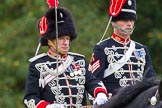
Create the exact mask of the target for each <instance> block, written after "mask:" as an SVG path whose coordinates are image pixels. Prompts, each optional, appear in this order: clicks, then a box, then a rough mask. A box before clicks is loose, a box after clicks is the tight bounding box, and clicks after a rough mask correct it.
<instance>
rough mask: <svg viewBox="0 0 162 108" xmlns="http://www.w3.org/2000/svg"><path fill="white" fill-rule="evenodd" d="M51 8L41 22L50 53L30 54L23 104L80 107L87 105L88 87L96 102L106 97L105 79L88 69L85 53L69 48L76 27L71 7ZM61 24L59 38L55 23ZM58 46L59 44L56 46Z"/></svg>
mask: <svg viewBox="0 0 162 108" xmlns="http://www.w3.org/2000/svg"><path fill="white" fill-rule="evenodd" d="M55 16H56V15H55V9H54V8H50V9H48V11H47V12H46V13H45V16H44V17H42V18H41V19H40V20H39V22H38V28H39V32H40V43H41V45H42V46H48V47H49V50H48V52H47V53H43V54H40V55H37V56H35V57H33V58H31V59H30V60H29V61H30V65H29V73H28V77H27V81H26V88H25V96H24V99H23V101H24V104H25V106H26V107H27V108H81V107H82V106H84V105H86V104H87V103H86V98H85V97H86V95H85V90H86V91H87V92H88V93H90V94H91V95H92V96H94V97H95V101H94V102H95V103H94V104H98V105H100V104H103V103H105V102H106V101H107V97H108V93H107V91H106V88H105V87H104V86H103V83H102V82H101V81H100V80H97V79H96V78H95V77H94V75H93V74H92V73H91V72H89V71H88V69H87V65H86V62H85V57H84V56H83V55H81V54H77V53H72V52H69V48H70V41H72V40H73V39H75V38H76V37H77V31H76V28H75V25H74V21H73V18H72V15H71V13H70V11H69V10H68V9H66V8H58V9H57V19H58V20H57V23H56V20H55V18H56V17H55ZM56 24H57V25H58V41H57V39H56V28H55V27H56V26H55V25H56ZM57 47H58V48H57Z"/></svg>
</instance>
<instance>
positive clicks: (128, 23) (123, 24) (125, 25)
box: [115, 20, 135, 35]
mask: <svg viewBox="0 0 162 108" xmlns="http://www.w3.org/2000/svg"><path fill="white" fill-rule="evenodd" d="M134 23H135V22H134V20H119V21H116V22H115V24H116V25H117V26H118V27H120V28H121V29H122V30H125V31H129V30H132V29H133V28H134ZM118 32H120V34H123V35H124V33H122V32H121V31H118ZM125 35H126V34H125Z"/></svg>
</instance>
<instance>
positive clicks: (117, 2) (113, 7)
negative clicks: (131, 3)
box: [109, 0, 126, 17]
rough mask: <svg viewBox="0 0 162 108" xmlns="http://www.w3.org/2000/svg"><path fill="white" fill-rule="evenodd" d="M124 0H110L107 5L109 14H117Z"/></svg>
mask: <svg viewBox="0 0 162 108" xmlns="http://www.w3.org/2000/svg"><path fill="white" fill-rule="evenodd" d="M125 2H126V0H111V2H110V3H111V4H110V7H109V14H110V16H113V17H115V16H117V15H118V14H119V13H120V12H121V10H122V7H123V5H124V4H125Z"/></svg>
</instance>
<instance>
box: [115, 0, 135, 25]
mask: <svg viewBox="0 0 162 108" xmlns="http://www.w3.org/2000/svg"><path fill="white" fill-rule="evenodd" d="M112 1H113V0H112ZM122 1H124V0H122ZM114 4H115V2H114ZM128 19H131V20H134V21H136V20H137V15H136V0H125V1H124V4H123V7H122V9H121V11H120V13H119V14H118V15H117V16H113V17H112V21H113V22H115V21H118V20H128Z"/></svg>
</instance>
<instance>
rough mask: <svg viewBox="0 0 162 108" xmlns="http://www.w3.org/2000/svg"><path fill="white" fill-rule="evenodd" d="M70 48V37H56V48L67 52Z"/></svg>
mask: <svg viewBox="0 0 162 108" xmlns="http://www.w3.org/2000/svg"><path fill="white" fill-rule="evenodd" d="M69 48H70V37H69V36H61V37H59V38H58V49H59V50H61V51H63V52H68V51H69Z"/></svg>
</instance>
